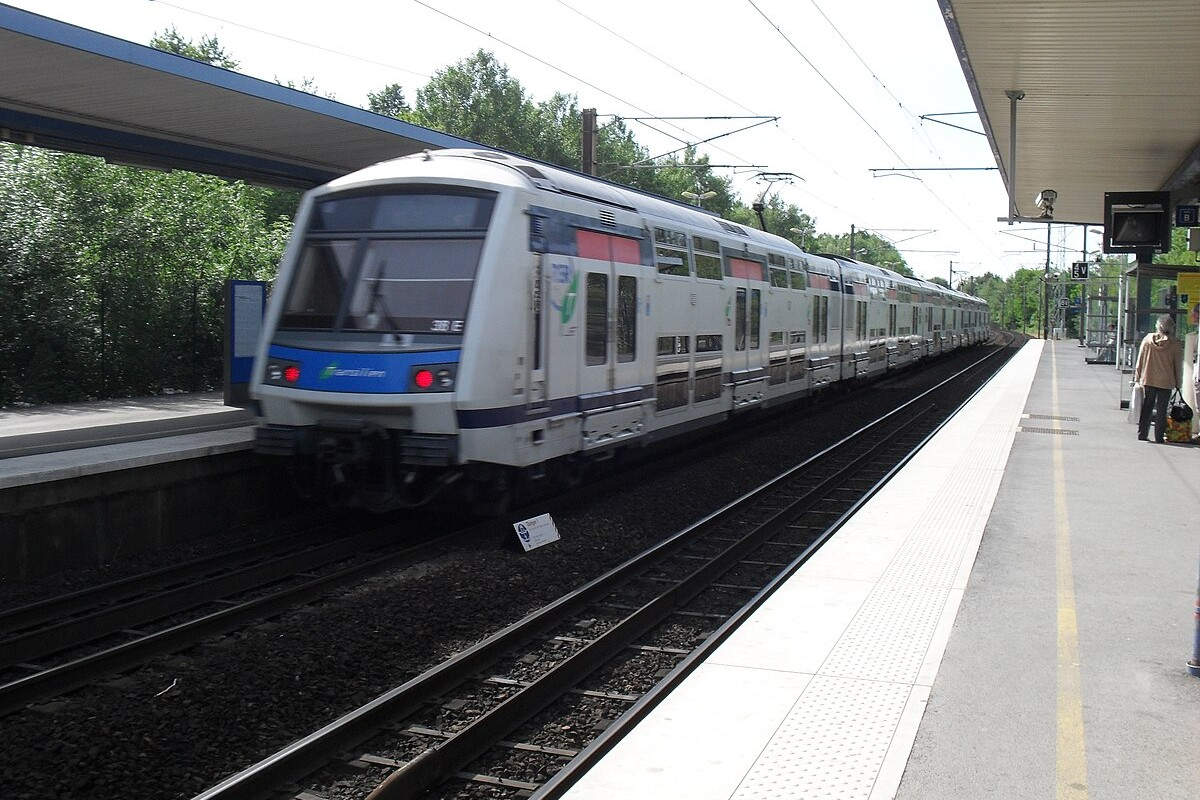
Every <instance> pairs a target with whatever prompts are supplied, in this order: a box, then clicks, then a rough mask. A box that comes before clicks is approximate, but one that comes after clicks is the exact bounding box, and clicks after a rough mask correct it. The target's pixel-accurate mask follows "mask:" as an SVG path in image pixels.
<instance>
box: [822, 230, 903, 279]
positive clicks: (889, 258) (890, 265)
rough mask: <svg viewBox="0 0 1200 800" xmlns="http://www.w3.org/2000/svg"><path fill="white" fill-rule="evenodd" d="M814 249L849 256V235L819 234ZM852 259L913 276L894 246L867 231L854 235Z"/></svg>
mask: <svg viewBox="0 0 1200 800" xmlns="http://www.w3.org/2000/svg"><path fill="white" fill-rule="evenodd" d="M815 248H816V252H819V253H832V254H833V255H839V256H849V255H850V234H849V233H822V234H819V235H818V236H817V240H816V244H815ZM854 257H855V258H857V259H858V260H859V261H865V262H867V263H868V264H874V265H875V266H877V267H886V268H887V269H890V270H893V271H895V272H899V273H900V274H901V275H908V276H910V277H911V276H912V274H913V271H912V270H911V269H909V266H908V264H907V263H906V262H905V260H904V256H902V255H900V251H899V250H897V249H896V247H895V245H893V244H892V243H891V242H889V241H888V240H886V239H884V238H882V237H879V236H876V235H875V234H873V233H870V232H869V231H858V232H856V233H855V234H854Z"/></svg>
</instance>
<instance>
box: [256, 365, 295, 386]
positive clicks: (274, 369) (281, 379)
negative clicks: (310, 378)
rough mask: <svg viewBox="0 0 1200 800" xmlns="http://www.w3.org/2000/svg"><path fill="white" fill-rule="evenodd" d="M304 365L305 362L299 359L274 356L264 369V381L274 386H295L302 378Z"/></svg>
mask: <svg viewBox="0 0 1200 800" xmlns="http://www.w3.org/2000/svg"><path fill="white" fill-rule="evenodd" d="M302 366H303V364H301V363H300V362H298V361H288V360H287V359H283V358H272V359H271V360H270V361H268V362H267V366H266V368H265V369H264V370H263V383H269V384H272V385H274V386H294V385H295V384H296V383H297V382H298V381H299V380H300V369H301V367H302Z"/></svg>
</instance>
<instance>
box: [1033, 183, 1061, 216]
mask: <svg viewBox="0 0 1200 800" xmlns="http://www.w3.org/2000/svg"><path fill="white" fill-rule="evenodd" d="M1057 199H1058V192H1056V191H1054V190H1053V189H1042V190H1041V191H1040V192H1038V194H1037V197H1035V198H1034V200H1033V202H1034V204H1035V205H1036V206H1037V207H1038V208H1040V209H1041V210H1042V216H1043V217H1050V216H1053V215H1054V201H1055V200H1057Z"/></svg>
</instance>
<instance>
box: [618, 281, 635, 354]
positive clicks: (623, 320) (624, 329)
mask: <svg viewBox="0 0 1200 800" xmlns="http://www.w3.org/2000/svg"><path fill="white" fill-rule="evenodd" d="M637 318H638V314H637V278H635V277H633V276H632V275H620V276H618V277H617V361H633V360H634V359H635V358H637Z"/></svg>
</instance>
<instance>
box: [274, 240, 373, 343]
mask: <svg viewBox="0 0 1200 800" xmlns="http://www.w3.org/2000/svg"><path fill="white" fill-rule="evenodd" d="M357 244H358V243H357V242H353V241H351V242H343V241H338V242H323V243H320V244H315V243H314V244H309V245H308V246H306V247H305V248H304V253H303V255H301V257H300V263H299V264H298V265H297V266H296V271H295V277H294V278H293V279H292V289H291V291H290V292H288V299H287V303H285V304H284V307H283V318H282V319H281V320H280V327H285V328H332V327H333V326H334V324H335V322H336V320H337V315H338V308H339V306H341V303H342V295H343V294H344V292H345V287H346V284H347V283H348V282H349V281H350V279H351V277H352V273H353V269H354V250H355V247H356V246H357Z"/></svg>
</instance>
